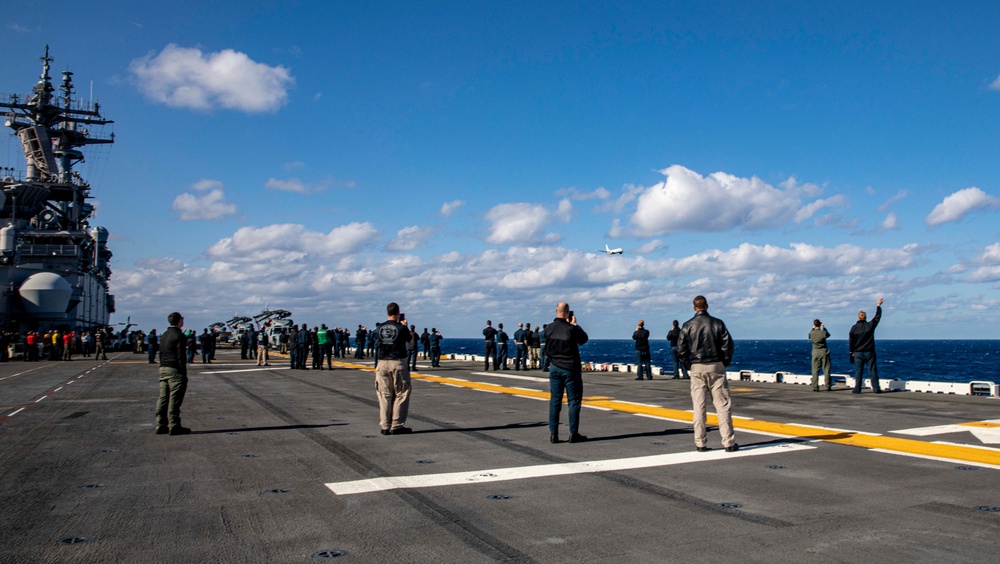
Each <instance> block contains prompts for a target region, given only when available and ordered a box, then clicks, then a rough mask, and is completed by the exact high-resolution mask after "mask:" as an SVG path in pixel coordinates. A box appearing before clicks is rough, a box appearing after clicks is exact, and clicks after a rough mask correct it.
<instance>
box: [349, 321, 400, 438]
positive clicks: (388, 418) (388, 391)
mask: <svg viewBox="0 0 1000 564" xmlns="http://www.w3.org/2000/svg"><path fill="white" fill-rule="evenodd" d="M385 309H386V314H387V317H388V319H387V320H386V321H383V322H382V323H379V324H378V326H377V327H376V328H375V335H376V337H375V339H376V344H377V346H378V355H377V356H376V357H375V358H377V359H378V364H377V365H376V366H375V391H376V392H377V395H378V414H379V417H378V418H379V421H378V423H379V428H380V429H381V433H382V434H383V435H408V434H410V433H412V432H413V431H412V430H411V429H410V428H409V427H406V426H404V424H405V423H406V415H407V412H408V411H409V408H410V367H409V366H408V365H407V362H406V343H407V341H409V340H410V328H409V327H407V326H406V318H405V317H404V316H403V315H400V313H399V305H397V304H396V302H391V303H390V304H389V305H387V306H386V308H385ZM358 346H359V347H362V346H364V345H363V344H359V345H358Z"/></svg>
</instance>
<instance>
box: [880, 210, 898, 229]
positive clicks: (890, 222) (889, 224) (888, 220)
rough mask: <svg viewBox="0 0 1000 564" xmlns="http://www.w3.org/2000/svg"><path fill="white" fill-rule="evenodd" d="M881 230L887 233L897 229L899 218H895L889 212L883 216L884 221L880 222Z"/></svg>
mask: <svg viewBox="0 0 1000 564" xmlns="http://www.w3.org/2000/svg"><path fill="white" fill-rule="evenodd" d="M882 229H885V230H887V231H889V230H892V229H899V217H897V216H896V214H895V212H889V213H888V214H887V215H886V216H885V219H884V220H882Z"/></svg>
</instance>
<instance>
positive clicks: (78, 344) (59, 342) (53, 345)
mask: <svg viewBox="0 0 1000 564" xmlns="http://www.w3.org/2000/svg"><path fill="white" fill-rule="evenodd" d="M114 337H115V332H114V330H112V329H111V328H110V327H105V328H97V329H95V330H93V331H68V330H62V329H49V330H47V331H45V332H44V333H42V332H39V331H27V332H25V333H23V334H22V333H18V332H14V331H4V332H2V333H0V362H7V361H8V360H10V358H11V348H12V347H11V345H19V346H15V347H13V348H14V350H15V352H16V351H17V349H18V348H19V349H20V350H21V353H22V354H21V360H24V361H26V362H37V361H39V360H43V359H44V360H72V359H73V356H74V355H82V356H84V357H91V356H94V357H96V359H98V360H107V358H108V357H107V355H106V354H105V346H106V345H107V344H108V343H111V342H113V341H114Z"/></svg>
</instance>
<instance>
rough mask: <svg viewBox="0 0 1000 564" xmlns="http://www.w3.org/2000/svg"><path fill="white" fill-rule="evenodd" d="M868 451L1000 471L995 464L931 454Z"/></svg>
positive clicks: (875, 449) (881, 450)
mask: <svg viewBox="0 0 1000 564" xmlns="http://www.w3.org/2000/svg"><path fill="white" fill-rule="evenodd" d="M961 446H966V445H961ZM868 451H869V452H881V453H883V454H895V455H897V456H909V457H911V458H923V459H925V460H936V461H939V462H950V463H953V464H961V465H963V466H979V467H982V468H994V469H997V470H1000V466H997V465H995V464H986V463H983V462H975V461H970V460H956V459H954V458H946V457H943V456H931V455H929V454H916V453H913V452H901V451H898V450H886V449H884V448H870V449H868Z"/></svg>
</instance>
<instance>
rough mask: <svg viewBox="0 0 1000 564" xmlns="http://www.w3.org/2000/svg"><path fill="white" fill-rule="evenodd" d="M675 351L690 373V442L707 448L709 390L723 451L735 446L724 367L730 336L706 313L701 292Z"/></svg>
mask: <svg viewBox="0 0 1000 564" xmlns="http://www.w3.org/2000/svg"><path fill="white" fill-rule="evenodd" d="M677 353H678V356H680V359H681V362H682V363H684V366H685V367H686V368H687V369H688V372H689V373H690V375H691V402H692V403H693V404H694V446H695V448H696V450H697V451H698V452H705V451H707V450H708V445H707V442H706V439H707V431H706V429H705V401H706V397H707V396H708V395H709V394H711V396H712V403H713V404H715V411H716V413H718V418H719V434H720V435H721V436H722V446H723V447H725V449H726V452H734V451H737V450H739V448H740V445H738V444H736V436H735V434H734V433H733V419H732V415H731V414H730V407H731V405H730V401H729V382H728V381H727V380H726V367H727V366H729V364H730V363H731V362H732V360H733V339H732V337H730V336H729V330H728V329H726V324H725V323H723V322H722V320H721V319H717V318H715V317H712V316H711V315H709V314H708V300H706V299H705V296H697V297H696V298H695V299H694V317H692V318H691V319H689V320H687V321H686V322H684V326H683V327H681V334H680V336H679V337H678V339H677Z"/></svg>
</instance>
